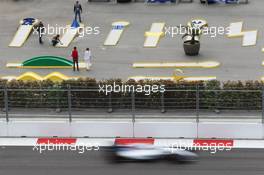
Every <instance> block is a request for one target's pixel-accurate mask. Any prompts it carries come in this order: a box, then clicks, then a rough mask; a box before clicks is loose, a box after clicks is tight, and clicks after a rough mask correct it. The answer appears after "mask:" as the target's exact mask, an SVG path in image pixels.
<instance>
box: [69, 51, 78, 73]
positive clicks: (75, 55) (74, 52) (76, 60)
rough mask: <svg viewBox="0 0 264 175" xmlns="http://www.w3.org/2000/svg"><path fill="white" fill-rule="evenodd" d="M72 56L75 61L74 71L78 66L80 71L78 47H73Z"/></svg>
mask: <svg viewBox="0 0 264 175" xmlns="http://www.w3.org/2000/svg"><path fill="white" fill-rule="evenodd" d="M71 56H72V61H73V71H75V68H76V67H77V71H79V54H78V50H77V47H74V48H73V51H72V54H71ZM75 65H76V67H75Z"/></svg>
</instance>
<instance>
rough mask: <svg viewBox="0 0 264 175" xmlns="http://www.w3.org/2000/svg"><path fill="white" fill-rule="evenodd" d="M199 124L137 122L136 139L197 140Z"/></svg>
mask: <svg viewBox="0 0 264 175" xmlns="http://www.w3.org/2000/svg"><path fill="white" fill-rule="evenodd" d="M196 134H197V124H196V123H191V122H190V123H187V122H136V123H135V137H154V138H155V137H157V138H162V137H164V138H177V137H185V138H195V137H197V135H196Z"/></svg>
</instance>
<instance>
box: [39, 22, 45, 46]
mask: <svg viewBox="0 0 264 175" xmlns="http://www.w3.org/2000/svg"><path fill="white" fill-rule="evenodd" d="M44 30H45V29H44V24H43V23H42V22H41V21H40V22H39V24H38V27H37V32H38V37H39V44H43V41H42V36H43V34H44Z"/></svg>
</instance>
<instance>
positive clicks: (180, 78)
mask: <svg viewBox="0 0 264 175" xmlns="http://www.w3.org/2000/svg"><path fill="white" fill-rule="evenodd" d="M128 80H135V81H141V80H143V81H144V80H151V81H160V80H170V81H189V82H192V81H211V80H216V77H215V76H197V77H185V76H171V77H169V76H168V77H165V76H164V77H162V76H160V77H158V76H133V77H129V78H128Z"/></svg>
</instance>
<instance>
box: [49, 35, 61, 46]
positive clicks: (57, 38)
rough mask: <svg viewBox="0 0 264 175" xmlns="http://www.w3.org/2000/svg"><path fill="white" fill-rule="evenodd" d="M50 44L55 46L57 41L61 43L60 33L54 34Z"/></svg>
mask: <svg viewBox="0 0 264 175" xmlns="http://www.w3.org/2000/svg"><path fill="white" fill-rule="evenodd" d="M51 43H52V46H54V47H55V46H56V45H57V44H58V43H60V44H61V45H62V42H61V41H60V35H56V36H54V37H53V38H52V40H51Z"/></svg>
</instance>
